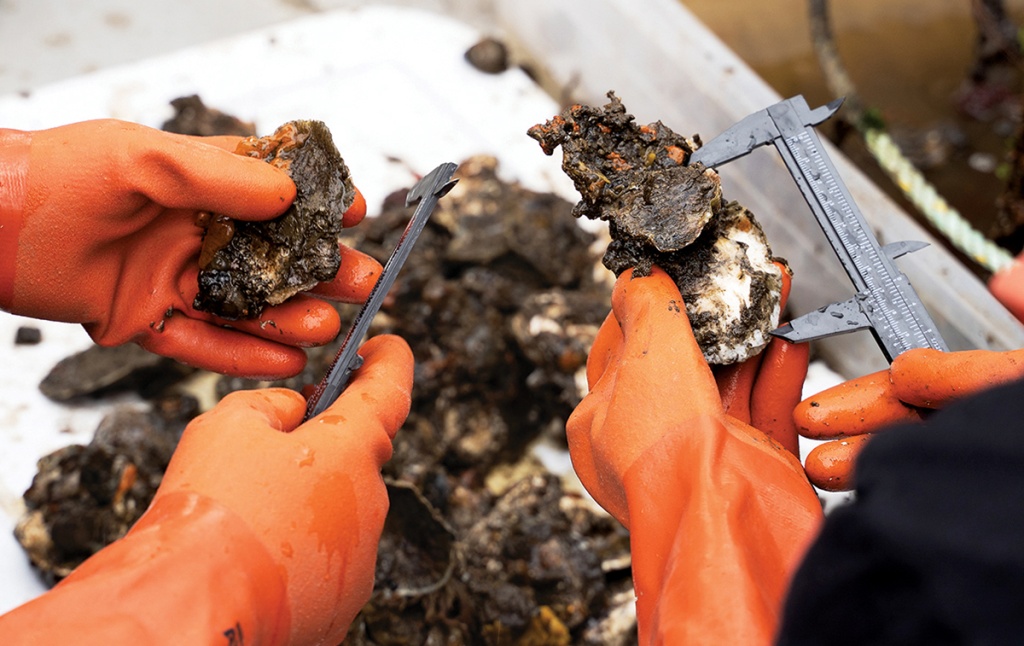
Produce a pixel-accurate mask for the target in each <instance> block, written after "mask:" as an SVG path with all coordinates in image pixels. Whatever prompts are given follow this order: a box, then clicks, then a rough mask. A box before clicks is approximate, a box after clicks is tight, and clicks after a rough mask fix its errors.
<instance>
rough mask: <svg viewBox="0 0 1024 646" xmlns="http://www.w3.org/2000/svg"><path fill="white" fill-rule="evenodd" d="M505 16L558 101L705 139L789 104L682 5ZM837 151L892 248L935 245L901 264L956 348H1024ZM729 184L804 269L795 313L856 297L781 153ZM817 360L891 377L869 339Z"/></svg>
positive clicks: (537, 3)
mask: <svg viewBox="0 0 1024 646" xmlns="http://www.w3.org/2000/svg"><path fill="white" fill-rule="evenodd" d="M641 7H642V8H641ZM494 11H495V19H496V20H497V21H498V25H499V26H500V28H501V29H502V30H503V32H504V34H503V35H504V37H505V38H506V39H508V40H509V41H510V42H511V43H512V44H513V46H514V47H515V49H516V50H517V51H518V52H519V53H520V54H525V55H527V56H529V57H530V58H531V62H532V64H533V65H534V66H535V67H536V68H537V69H538V70H539V71H540V76H541V78H542V79H543V80H544V82H545V83H546V85H547V86H548V90H549V92H550V93H552V95H553V96H555V97H556V98H561V97H570V98H571V99H572V100H573V101H579V102H584V103H590V104H602V103H604V102H605V101H606V98H605V94H606V92H608V91H609V90H614V91H615V92H616V94H617V95H618V96H619V97H620V98H621V99H622V101H623V103H624V104H625V105H626V107H627V109H628V110H629V111H630V112H632V113H633V114H634V115H636V117H637V120H638V121H640V122H642V123H647V122H650V121H656V120H661V121H663V122H664V123H665V124H667V125H669V126H670V127H671V128H673V129H674V130H676V131H677V132H680V133H682V134H693V133H700V134H701V135H702V136H703V137H704V138H705V139H710V138H712V137H714V136H715V135H717V134H718V133H720V132H721V131H723V130H725V129H726V128H727V127H729V126H730V125H732V124H733V123H734V122H735V121H737V120H738V119H740V118H742V117H745V116H746V115H748V114H750V113H752V112H755V111H757V110H760V109H762V108H765V107H767V106H769V105H771V104H773V103H776V102H777V101H779V100H781V99H782V98H783V97H780V96H779V95H778V94H777V93H776V92H775V91H774V90H773V89H771V88H770V87H769V86H768V85H767V84H766V83H765V82H764V81H763V80H762V79H761V78H760V77H758V76H757V74H756V73H755V72H754V71H753V70H751V69H750V68H749V66H747V65H746V64H745V63H744V62H743V61H742V60H740V59H739V58H738V57H737V56H736V55H735V54H734V53H733V52H732V51H731V50H730V49H729V48H728V47H726V46H725V45H724V44H723V43H722V42H721V41H720V40H718V39H717V38H716V37H715V36H714V35H713V34H712V33H711V32H710V31H709V30H707V29H706V28H705V26H704V25H703V24H702V23H701V22H700V21H699V20H697V19H696V18H695V17H694V16H693V15H692V14H691V13H690V12H689V11H688V10H686V9H685V8H684V7H683V6H682V5H681V4H679V3H678V2H676V1H675V0H646V1H645V2H643V3H636V2H634V0H600V1H598V0H561V1H559V2H551V1H550V0H517V1H516V2H514V3H511V2H500V0H495V3H494ZM668 70H672V71H671V72H668ZM812 107H815V106H812ZM550 116H551V115H538V120H542V118H548V117H550ZM826 144H827V142H826ZM827 145H828V144H827ZM828 152H829V154H830V155H831V156H832V158H833V160H834V161H835V164H836V167H837V168H838V170H839V172H840V174H841V175H842V177H843V179H844V180H845V181H846V183H847V185H848V187H849V189H850V191H851V193H852V195H853V197H854V199H855V200H856V202H857V203H858V205H859V206H860V207H861V209H862V210H863V211H864V215H865V217H866V218H867V220H868V223H869V225H870V226H871V227H872V229H873V230H874V231H875V234H876V235H877V237H878V239H879V242H880V243H881V244H886V243H889V242H893V241H897V240H922V241H925V242H929V243H930V244H931V246H930V247H928V248H927V249H924V250H922V251H919V252H917V253H915V254H911V255H909V256H904V257H903V258H901V259H900V260H899V261H898V263H899V266H900V268H901V269H902V270H903V271H904V272H905V273H906V274H907V276H908V277H909V278H910V280H911V282H912V283H913V285H914V286H915V288H916V289H917V291H918V293H919V294H920V295H921V298H922V300H923V301H924V303H925V306H926V307H927V308H928V310H929V311H930V312H931V313H932V316H933V317H934V318H935V320H936V324H937V325H938V327H939V329H940V332H941V334H942V335H943V336H944V337H945V339H946V341H947V343H948V344H949V346H950V348H951V349H953V350H966V349H973V348H987V349H992V350H1006V349H1015V348H1020V347H1024V326H1021V324H1020V323H1019V322H1018V321H1017V320H1016V319H1015V318H1014V317H1013V316H1012V315H1010V314H1009V312H1007V311H1006V309H1005V308H1003V307H1002V305H1000V304H999V303H998V302H997V301H996V300H995V299H994V298H993V297H992V296H991V294H990V293H989V291H988V289H987V288H986V287H985V284H984V283H983V282H982V281H980V280H979V279H978V278H977V277H975V276H974V275H973V274H972V273H971V272H970V271H969V270H968V269H967V268H966V267H964V266H963V264H962V263H961V262H960V261H959V260H958V259H957V258H956V257H955V256H954V255H953V254H952V253H950V252H949V251H948V250H946V248H945V247H944V245H943V243H942V242H940V241H938V240H936V239H934V238H933V237H932V236H931V235H930V234H929V233H928V232H927V231H925V230H924V229H923V228H922V227H921V226H920V225H918V224H917V223H916V222H914V220H913V219H912V218H911V217H910V216H909V215H908V214H907V213H905V212H904V211H902V210H901V209H900V208H899V207H898V206H897V205H896V204H895V203H894V202H893V201H892V200H891V199H889V198H888V197H887V196H886V195H885V194H883V193H882V192H881V190H880V189H879V188H878V187H877V186H875V185H874V184H873V183H872V182H871V180H869V179H868V178H867V177H866V176H865V175H864V174H863V173H862V172H860V171H859V170H858V169H857V168H856V167H854V166H853V165H852V164H851V163H850V162H849V160H848V159H847V158H846V157H845V156H844V155H843V154H842V153H840V152H839V151H838V150H836V149H835V148H834V147H832V146H831V145H828ZM721 174H722V185H723V189H724V192H725V195H726V197H727V198H729V199H736V200H739V201H740V202H742V203H743V204H744V205H745V206H747V207H748V208H750V209H751V210H753V211H754V213H755V214H756V215H757V217H758V219H759V220H760V221H761V222H762V224H763V225H764V227H765V229H766V231H767V233H768V236H769V239H770V241H771V244H772V247H773V250H774V251H775V253H776V254H777V255H780V256H783V257H785V258H787V259H788V260H789V261H790V263H791V265H792V266H793V268H794V271H795V280H794V289H793V295H792V299H791V302H792V306H793V311H794V312H796V313H804V312H808V311H811V310H813V309H816V308H818V307H821V306H824V305H826V304H828V303H831V302H834V301H839V300H845V299H847V298H849V297H850V296H852V293H853V288H852V284H851V283H850V280H849V279H848V277H847V276H846V274H845V272H844V271H843V269H842V267H841V265H840V264H839V261H838V260H837V259H836V257H835V255H834V254H833V253H832V250H831V248H830V247H829V246H828V243H827V242H826V240H825V237H824V235H823V234H822V232H821V230H820V229H819V228H818V225H817V223H816V222H815V220H814V218H813V216H812V215H811V212H810V210H809V209H808V207H807V204H806V202H804V200H803V197H802V196H801V194H800V192H799V191H798V190H797V188H796V186H795V184H794V182H793V180H792V179H791V178H790V176H789V173H788V172H787V171H786V169H785V166H784V165H783V163H782V160H781V159H780V158H779V155H778V153H777V152H776V151H775V150H774V148H772V147H768V148H765V149H763V150H759V151H755V152H754V153H753V154H751V155H750V156H748V157H746V158H744V159H741V160H737V161H735V162H733V163H731V164H729V165H728V166H725V167H723V168H722V169H721ZM816 349H817V351H819V352H820V354H821V355H822V356H823V357H825V358H826V360H827V361H828V362H829V364H830V365H831V366H832V367H833V368H834V369H835V370H837V371H838V372H840V373H841V374H843V375H845V376H847V377H852V376H856V375H861V374H865V373H867V372H871V371H874V370H878V369H881V368H884V367H885V366H886V362H885V359H884V357H883V356H882V354H881V352H880V351H879V350H878V347H877V345H876V344H875V342H874V339H873V338H872V337H871V335H870V334H868V333H866V332H860V333H854V334H849V335H844V336H840V337H832V338H830V339H827V340H825V341H821V342H817V343H816Z"/></svg>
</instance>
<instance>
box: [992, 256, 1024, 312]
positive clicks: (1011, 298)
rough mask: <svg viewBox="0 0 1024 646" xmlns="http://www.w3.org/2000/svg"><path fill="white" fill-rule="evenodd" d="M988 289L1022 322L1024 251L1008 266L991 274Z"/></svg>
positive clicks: (1023, 308)
mask: <svg viewBox="0 0 1024 646" xmlns="http://www.w3.org/2000/svg"><path fill="white" fill-rule="evenodd" d="M988 289H989V291H990V292H992V295H993V296H995V297H996V298H997V299H998V300H999V302H1000V303H1002V304H1003V305H1004V306H1005V307H1006V309H1008V310H1010V312H1011V313H1012V314H1013V315H1014V316H1016V317H1017V319H1018V320H1020V321H1022V322H1024V253H1022V254H1020V255H1019V256H1017V257H1016V258H1015V259H1014V261H1013V263H1012V264H1011V265H1010V266H1009V267H1007V268H1005V269H1003V270H1002V271H1000V272H997V273H995V274H993V275H992V277H991V278H990V279H989V281H988Z"/></svg>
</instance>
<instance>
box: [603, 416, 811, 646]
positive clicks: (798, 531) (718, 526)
mask: <svg viewBox="0 0 1024 646" xmlns="http://www.w3.org/2000/svg"><path fill="white" fill-rule="evenodd" d="M687 426H688V428H686V429H685V432H672V433H668V434H666V435H665V437H664V438H663V439H662V440H661V441H660V442H659V443H657V444H656V445H654V446H653V447H651V449H649V450H648V451H647V452H646V453H645V454H644V455H643V456H641V458H640V459H639V460H637V461H636V463H635V464H634V466H632V467H631V468H630V469H629V471H628V472H627V473H626V474H625V477H624V478H623V483H624V486H625V488H626V497H627V501H628V508H629V529H630V540H631V546H632V547H631V551H632V554H633V581H634V585H635V587H636V595H637V617H638V623H639V630H640V643H641V644H648V643H666V644H676V643H691V642H693V643H721V644H761V643H770V642H771V639H772V637H773V635H774V633H775V630H776V627H777V624H778V621H779V616H780V612H781V608H782V600H783V597H784V595H785V591H786V589H787V587H788V584H789V580H790V577H791V576H792V573H793V572H794V571H795V569H796V566H797V564H798V562H799V560H800V559H801V558H802V556H803V553H804V551H805V549H806V546H807V545H808V544H809V543H810V541H811V539H812V538H813V536H814V534H815V533H816V531H817V528H818V525H819V523H820V521H821V505H820V503H819V502H818V499H817V496H816V495H815V493H814V490H813V489H812V488H811V486H810V484H809V483H808V482H807V479H806V478H805V477H804V475H803V469H802V467H801V466H800V463H799V461H798V460H797V459H796V458H795V457H794V456H793V455H792V454H791V453H789V452H788V451H787V450H786V449H784V448H783V447H781V446H780V445H778V444H777V443H774V442H771V441H770V440H768V438H766V437H765V436H764V435H763V434H761V433H759V432H757V431H755V430H754V429H751V428H750V427H749V426H746V425H743V424H739V423H736V424H735V425H733V424H729V425H723V424H722V422H721V421H719V420H716V419H714V418H711V417H700V418H696V419H693V420H691V421H689V422H688V423H687ZM694 438H701V439H700V440H699V441H697V442H694V441H693V439H694ZM662 609H664V611H662Z"/></svg>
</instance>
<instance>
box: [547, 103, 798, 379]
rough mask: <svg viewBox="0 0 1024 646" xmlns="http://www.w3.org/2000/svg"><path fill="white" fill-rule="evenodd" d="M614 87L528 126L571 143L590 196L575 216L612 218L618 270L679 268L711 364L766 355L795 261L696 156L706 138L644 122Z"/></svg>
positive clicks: (607, 260)
mask: <svg viewBox="0 0 1024 646" xmlns="http://www.w3.org/2000/svg"><path fill="white" fill-rule="evenodd" d="M608 96H609V99H610V100H611V101H610V103H608V104H607V105H605V106H604V107H601V108H594V107H589V106H583V105H574V106H571V107H569V108H567V109H566V110H565V111H563V112H562V114H560V115H558V116H556V117H554V118H553V119H551V120H550V121H548V122H547V123H545V124H542V125H536V126H534V127H533V128H530V130H529V132H528V134H529V135H530V136H531V137H533V138H534V139H536V140H537V141H538V142H540V144H541V148H542V149H543V150H544V152H545V153H547V154H549V155H550V154H552V153H553V152H554V150H555V148H556V147H558V146H561V147H562V169H563V170H564V171H565V173H566V174H567V175H568V176H569V177H570V178H571V179H572V180H573V182H574V183H575V185H576V189H577V190H578V191H579V192H580V195H581V197H582V199H581V201H580V202H579V203H578V204H577V205H576V208H575V210H574V212H573V213H574V215H576V216H578V217H587V218H590V219H596V220H605V221H607V222H608V224H609V228H610V233H611V237H612V242H611V244H609V246H608V250H607V252H606V253H605V256H604V259H603V262H604V265H605V266H606V267H608V268H609V269H610V270H612V271H613V272H615V274H616V275H619V274H621V273H622V272H624V271H626V270H627V269H630V268H634V272H633V275H634V276H646V275H649V274H650V272H651V267H652V266H653V265H657V266H659V267H661V268H662V269H664V270H665V271H666V272H667V273H668V275H669V276H671V277H672V279H673V280H674V281H675V283H676V285H677V287H678V288H679V291H680V292H681V294H682V296H683V301H684V302H685V303H686V311H687V314H688V316H689V319H690V324H691V326H692V327H693V333H694V336H695V337H696V339H697V343H698V344H699V346H700V348H701V350H702V351H703V353H704V358H705V359H706V360H707V361H708V363H711V364H732V363H738V362H742V361H745V360H747V359H749V358H750V357H752V356H754V355H756V354H758V353H759V352H761V350H763V349H764V348H765V346H766V345H767V344H768V342H769V341H770V340H771V337H770V332H771V331H772V330H773V329H775V328H776V327H777V326H778V323H779V315H780V306H779V302H780V301H779V297H780V292H781V289H782V273H781V272H782V271H783V270H782V269H780V266H779V265H781V266H783V267H785V266H786V265H785V262H784V261H782V260H781V259H779V258H774V257H773V256H772V252H771V248H770V247H769V246H768V241H767V239H766V238H765V235H764V232H763V231H762V229H761V227H760V225H759V224H758V223H757V220H755V219H754V215H753V214H752V213H751V212H750V211H748V210H747V209H746V208H744V207H743V206H741V205H740V204H738V203H737V202H725V201H724V200H723V198H722V189H721V184H720V182H719V178H718V174H717V173H716V172H715V171H714V170H711V169H709V168H705V167H704V166H703V165H701V164H696V165H694V166H687V165H686V163H687V162H688V160H689V157H690V154H691V153H692V152H693V151H694V150H696V148H697V142H695V141H694V140H692V139H687V138H685V137H682V136H680V135H678V134H676V133H674V132H672V130H670V129H669V128H668V127H666V126H665V125H664V124H662V123H661V122H656V123H653V124H649V125H646V126H641V125H638V124H637V123H635V121H634V118H633V116H632V115H630V114H628V113H627V112H626V109H625V107H624V106H623V105H622V102H621V101H620V100H619V99H618V97H616V96H615V94H614V93H611V92H610V93H609V94H608ZM776 263H778V264H776Z"/></svg>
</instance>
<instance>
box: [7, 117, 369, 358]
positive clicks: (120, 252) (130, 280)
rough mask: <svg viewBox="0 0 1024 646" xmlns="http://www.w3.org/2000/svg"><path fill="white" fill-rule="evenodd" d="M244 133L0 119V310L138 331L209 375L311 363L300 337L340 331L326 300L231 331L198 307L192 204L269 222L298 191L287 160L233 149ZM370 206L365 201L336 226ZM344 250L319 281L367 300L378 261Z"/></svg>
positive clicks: (91, 328) (317, 338) (130, 335)
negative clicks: (332, 272) (326, 278)
mask: <svg viewBox="0 0 1024 646" xmlns="http://www.w3.org/2000/svg"><path fill="white" fill-rule="evenodd" d="M239 140H240V138H238V137H209V138H200V137H186V136H183V135H176V134H170V133H165V132H161V131H158V130H153V129H151V128H146V127H144V126H140V125H136V124H131V123H125V122H121V121H113V120H103V121H90V122H84V123H76V124H71V125H67V126H62V127H59V128H53V129H51V130H40V131H34V132H23V131H13V130H0V308H2V309H5V310H7V311H10V312H13V313H15V314H22V315H25V316H32V317H36V318H45V319H51V320H57V321H65V322H69V323H81V324H83V326H84V327H85V329H86V331H87V332H88V333H89V335H90V336H91V337H92V338H93V340H95V341H96V342H97V343H99V344H101V345H119V344H122V343H126V342H129V341H134V342H136V343H138V344H139V345H141V346H143V347H144V348H146V349H148V350H151V351H153V352H156V353H158V354H162V355H165V356H168V357H173V358H175V359H178V360H180V361H183V362H184V363H188V364H191V365H194V366H197V367H201V368H206V369H210V370H215V371H217V372H225V373H231V374H234V375H239V376H246V377H263V378H273V377H285V376H291V375H294V374H297V373H298V372H299V371H300V370H301V369H302V367H303V366H304V365H305V361H306V356H305V353H304V352H303V351H302V350H301V349H300V348H301V347H302V346H309V345H317V344H323V343H326V342H328V341H330V340H332V339H333V338H335V337H336V336H337V334H338V331H339V330H340V329H341V323H340V320H339V317H338V314H337V312H336V311H335V310H334V308H333V307H332V306H331V305H330V304H328V303H325V302H323V301H321V300H319V299H317V298H311V297H309V296H301V295H300V296H298V297H296V298H294V299H291V300H289V301H288V302H286V303H283V304H281V305H279V306H277V307H272V308H268V309H267V310H266V311H265V312H264V313H263V315H262V316H261V317H260V318H259V319H254V320H250V321H232V322H231V323H230V328H228V327H225V322H224V321H221V320H220V319H218V318H216V317H214V316H212V315H210V314H207V313H205V312H198V311H196V310H194V309H192V302H193V299H194V297H195V295H196V293H197V292H198V284H197V274H198V271H199V265H198V258H199V248H200V244H201V239H202V231H201V229H200V228H199V227H197V226H195V224H194V221H195V214H196V212H197V211H211V212H214V213H223V214H225V215H228V216H230V217H232V218H237V219H249V220H261V219H269V218H273V217H276V216H278V215H280V214H281V213H283V212H284V211H285V210H286V209H287V208H288V206H289V205H290V204H291V202H292V200H293V199H294V198H295V185H294V184H293V183H292V181H291V180H290V179H289V178H288V177H287V175H285V174H284V173H283V172H282V171H280V170H278V169H276V168H274V167H272V166H271V165H270V164H266V163H264V162H261V161H257V160H254V159H249V158H247V157H244V156H241V155H235V154H232V153H231V152H230V151H231V150H233V149H234V147H235V145H236V144H237V143H238V141H239ZM365 212H366V205H365V202H364V201H363V200H362V199H361V198H360V199H358V200H357V201H356V204H354V205H353V207H352V208H351V209H350V211H349V213H347V214H346V216H345V219H344V223H345V224H346V225H348V226H351V225H353V224H356V223H358V222H359V221H360V220H361V219H362V217H363V215H364V214H365ZM342 253H343V258H342V263H341V270H340V271H339V272H338V276H337V278H336V279H335V280H334V281H332V282H330V283H324V284H321V285H320V286H319V288H318V290H315V291H318V292H319V293H320V294H321V295H323V296H325V297H326V298H331V299H336V300H345V301H350V302H359V301H362V300H365V298H366V297H367V296H368V295H369V292H370V289H371V288H372V286H373V282H374V280H375V279H376V276H378V275H379V273H380V271H381V267H380V264H379V263H377V262H376V261H375V260H373V259H372V258H370V257H368V256H365V255H363V254H360V253H358V252H354V251H351V250H348V249H345V248H342Z"/></svg>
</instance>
